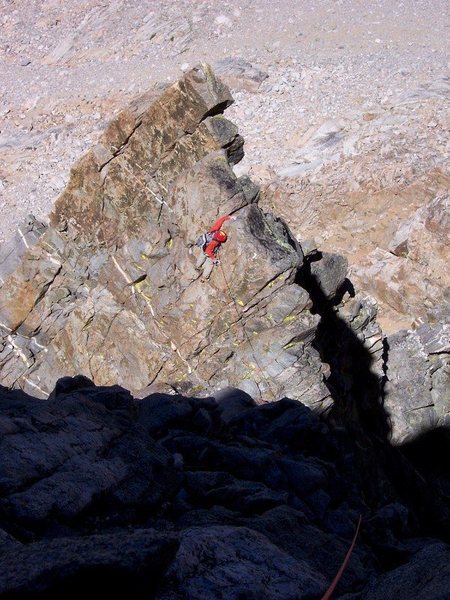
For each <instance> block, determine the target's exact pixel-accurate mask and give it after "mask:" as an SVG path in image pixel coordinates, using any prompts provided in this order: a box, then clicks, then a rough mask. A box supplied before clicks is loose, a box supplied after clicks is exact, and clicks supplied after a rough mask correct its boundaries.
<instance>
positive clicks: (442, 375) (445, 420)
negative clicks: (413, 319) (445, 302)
mask: <svg viewBox="0 0 450 600" xmlns="http://www.w3.org/2000/svg"><path fill="white" fill-rule="evenodd" d="M387 347H388V350H387V351H388V355H389V358H388V361H387V365H388V372H387V375H388V380H387V383H386V388H385V392H386V398H385V407H386V410H388V411H389V413H390V416H391V419H392V420H393V421H394V422H395V423H396V425H397V426H396V428H395V429H394V436H393V441H394V442H395V443H397V444H399V443H403V442H405V441H411V440H412V439H414V438H415V437H417V436H418V435H419V434H421V433H424V432H426V431H430V430H432V429H435V428H438V427H443V428H446V427H448V426H449V425H450V385H449V374H450V361H449V354H450V325H449V324H441V325H436V326H434V327H430V326H428V325H422V326H421V327H419V328H418V329H417V330H416V331H400V332H398V333H396V334H394V335H392V336H389V337H388V338H387Z"/></svg>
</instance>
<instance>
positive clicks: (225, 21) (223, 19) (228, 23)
mask: <svg viewBox="0 0 450 600" xmlns="http://www.w3.org/2000/svg"><path fill="white" fill-rule="evenodd" d="M214 22H215V23H216V24H217V25H225V27H232V26H233V21H232V20H231V19H230V18H229V17H227V16H225V15H219V16H218V17H216V18H215V19H214Z"/></svg>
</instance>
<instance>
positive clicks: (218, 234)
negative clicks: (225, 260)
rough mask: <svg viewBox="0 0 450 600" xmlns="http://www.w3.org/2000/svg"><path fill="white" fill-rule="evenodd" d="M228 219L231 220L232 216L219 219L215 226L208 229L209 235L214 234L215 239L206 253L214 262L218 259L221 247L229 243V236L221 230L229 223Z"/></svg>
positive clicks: (206, 247) (206, 249) (207, 247)
mask: <svg viewBox="0 0 450 600" xmlns="http://www.w3.org/2000/svg"><path fill="white" fill-rule="evenodd" d="M228 219H231V216H230V215H225V216H224V217H220V219H217V221H216V222H215V223H214V225H213V226H212V227H210V228H209V229H208V233H212V234H213V239H212V240H211V241H210V242H209V243H208V244H207V245H206V246H205V250H204V252H205V254H206V255H207V256H209V258H211V259H212V260H215V259H216V254H217V250H218V249H219V246H220V245H221V244H223V243H224V242H226V241H227V234H226V233H225V231H223V230H222V229H221V227H222V225H223V224H224V223H225V221H228Z"/></svg>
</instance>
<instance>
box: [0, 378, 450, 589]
mask: <svg viewBox="0 0 450 600" xmlns="http://www.w3.org/2000/svg"><path fill="white" fill-rule="evenodd" d="M0 427H1V434H2V435H1V440H0V595H1V596H2V597H5V598H9V597H15V598H25V597H26V598H35V597H36V598H41V597H45V598H57V597H61V595H66V594H68V593H69V592H72V593H73V592H74V591H75V592H76V593H85V594H87V593H89V592H90V593H92V592H93V591H95V592H99V593H100V592H102V593H105V592H107V593H111V594H112V593H113V592H115V593H116V594H117V593H123V594H130V593H132V595H133V597H135V598H156V599H159V600H168V599H172V598H187V597H189V598H198V599H199V600H200V599H202V600H203V599H205V600H210V599H211V600H213V599H217V600H218V599H219V598H227V599H228V598H236V599H237V598H263V599H267V600H271V599H274V598H280V599H282V600H289V599H292V600H298V599H305V600H306V599H317V600H318V599H319V598H321V597H322V596H323V594H324V592H325V590H326V588H327V587H328V585H329V583H330V582H331V581H332V579H333V577H334V575H335V574H336V572H337V571H338V569H339V566H340V564H341V563H342V560H343V558H344V555H345V553H346V551H347V549H348V547H349V545H350V542H351V539H352V537H353V534H354V531H355V526H356V523H357V520H358V515H359V514H361V515H362V516H363V529H362V532H361V534H360V536H359V538H358V543H357V545H356V548H355V549H354V551H353V554H352V556H351V560H350V562H349V564H348V567H347V569H346V571H345V573H344V575H343V577H342V578H341V580H340V582H339V585H338V588H337V590H336V597H339V598H347V597H350V596H347V595H346V594H351V596H353V595H354V594H355V593H356V592H357V593H358V597H360V598H368V599H372V598H386V597H389V591H383V592H382V591H380V590H389V589H391V587H392V586H393V589H395V590H396V594H395V597H396V598H398V599H399V600H403V599H404V600H407V599H409V598H411V594H412V590H413V589H414V586H415V585H417V586H418V587H419V588H420V590H421V594H422V596H420V597H423V598H427V599H430V598H431V599H436V600H437V599H438V598H440V597H442V595H439V594H442V592H443V590H446V589H447V586H448V569H447V568H446V564H447V563H448V553H449V547H448V546H447V545H446V544H445V543H443V542H439V541H437V540H433V539H430V537H429V536H428V537H426V538H424V537H420V535H418V532H419V530H418V528H417V524H415V511H414V507H413V506H409V505H408V504H407V503H405V501H406V499H407V496H408V494H406V495H405V496H403V494H404V493H405V492H406V491H408V492H411V491H412V490H414V485H416V484H415V483H414V473H415V471H414V470H411V466H410V465H408V463H405V462H404V461H401V460H400V459H399V455H397V454H396V453H395V452H394V453H393V454H392V453H390V454H389V461H388V462H389V469H391V470H393V471H392V472H395V469H399V473H403V474H404V476H405V479H409V481H408V486H409V487H408V488H407V489H406V488H405V489H403V490H402V489H401V486H400V485H399V481H397V482H396V486H397V488H398V490H400V491H401V493H399V492H398V491H395V488H394V487H392V484H393V483H394V480H391V479H390V476H389V471H387V470H386V469H385V467H386V464H385V465H384V466H383V461H384V458H383V456H384V450H383V447H382V446H380V447H378V449H376V451H375V452H372V450H375V448H372V449H371V450H370V449H368V447H367V446H365V447H364V449H361V445H360V441H361V440H362V439H363V438H361V436H360V435H359V436H356V440H355V436H354V435H351V436H350V435H348V434H347V433H345V432H344V431H343V430H342V429H340V430H338V431H333V430H332V429H330V428H329V427H328V426H327V425H325V424H324V422H322V421H321V420H319V418H318V417H317V416H316V415H315V414H314V413H313V412H312V411H311V410H310V409H308V408H307V407H306V406H304V405H303V404H301V403H300V402H298V401H294V400H288V399H283V400H281V401H279V402H273V403H269V404H266V405H263V406H257V405H256V404H255V402H254V401H253V400H252V399H251V398H250V397H249V396H248V395H247V394H245V393H244V392H242V391H240V390H236V389H228V390H227V391H223V392H222V393H221V394H219V395H218V396H217V398H214V397H209V398H188V397H184V396H181V395H167V394H162V393H157V394H150V395H148V396H146V397H144V398H142V399H141V400H135V399H134V398H133V397H132V396H131V395H130V394H129V392H127V391H126V390H124V389H123V388H120V387H118V386H113V387H109V388H108V387H96V386H95V385H94V384H93V383H92V382H91V381H89V380H88V379H87V378H85V377H82V376H78V377H75V378H64V379H62V380H59V381H58V383H57V385H56V388H55V389H54V390H53V391H52V393H51V394H50V397H49V398H48V399H47V400H42V399H37V398H33V397H31V396H28V395H26V394H25V393H24V392H22V391H20V390H14V391H7V390H5V389H4V388H2V389H1V390H0ZM358 440H359V441H358ZM368 441H369V444H370V438H366V444H367V442H368ZM356 442H357V443H356ZM368 450H369V451H368ZM361 460H363V461H364V465H365V470H366V471H367V473H365V470H364V469H361V468H360V467H361V464H360V461H361ZM376 464H378V472H377V479H376V485H375V486H374V487H371V486H370V485H368V482H369V481H370V476H371V475H372V471H373V468H374V466H375V465H376ZM367 475H368V476H367ZM417 481H419V483H420V485H422V486H423V484H422V483H421V480H419V479H417ZM416 483H417V482H416ZM426 489H427V488H426V487H425V490H426ZM416 491H417V490H416ZM430 495H431V494H430V491H428V496H427V495H425V496H422V497H421V499H420V502H422V503H423V502H424V503H425V504H424V506H429V505H428V504H427V502H429V501H430ZM402 497H404V499H402ZM432 514H433V515H434V516H435V517H436V518H437V517H438V514H437V513H432ZM442 516H443V514H440V517H442ZM442 524H443V523H441V526H442ZM447 526H448V522H447ZM439 531H440V533H442V531H443V529H442V528H441V529H440V530H439ZM414 582H415V583H414Z"/></svg>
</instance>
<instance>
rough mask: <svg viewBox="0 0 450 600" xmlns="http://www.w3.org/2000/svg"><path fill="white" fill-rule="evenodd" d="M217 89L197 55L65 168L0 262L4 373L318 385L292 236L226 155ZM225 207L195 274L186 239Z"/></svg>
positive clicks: (231, 129) (320, 390)
mask: <svg viewBox="0 0 450 600" xmlns="http://www.w3.org/2000/svg"><path fill="white" fill-rule="evenodd" d="M231 102H232V99H231V96H230V94H229V92H228V89H227V88H226V87H224V85H223V84H222V83H220V81H218V80H216V79H215V77H214V75H213V74H212V72H211V71H210V69H209V67H207V66H201V67H198V68H196V69H194V70H193V71H191V72H190V73H189V74H187V75H186V76H185V77H184V78H183V79H182V80H181V81H180V82H178V83H177V84H175V85H173V86H171V87H169V88H168V89H167V90H166V91H165V92H164V93H163V94H162V96H161V97H160V98H158V99H156V100H153V101H151V100H149V99H148V98H143V99H142V101H141V102H140V103H138V104H137V105H134V106H132V107H130V109H129V110H127V111H124V112H122V113H121V114H120V115H119V116H118V117H117V118H116V119H115V120H114V121H113V122H112V123H111V124H110V126H109V127H108V129H107V130H106V132H105V133H104V135H103V136H102V138H101V139H100V141H99V143H98V144H97V145H96V146H95V147H93V148H92V150H91V151H89V152H88V153H87V154H86V155H85V156H84V157H83V158H82V159H81V161H80V162H79V163H78V164H77V165H76V166H75V167H74V168H73V170H72V174H71V178H70V182H69V184H68V186H67V188H66V190H65V191H64V193H63V194H62V195H61V196H60V198H59V199H58V200H57V202H56V204H55V207H54V210H53V212H52V215H51V225H50V227H49V228H48V229H47V230H45V231H44V230H43V229H42V228H41V229H39V232H38V234H39V235H40V237H39V239H38V240H37V241H36V242H35V243H30V242H26V245H27V248H26V249H25V250H26V251H25V252H24V253H23V256H21V258H20V260H19V259H18V258H17V259H14V261H12V260H11V258H9V259H8V262H3V265H4V268H3V274H2V278H3V284H2V297H3V299H4V301H3V303H2V307H1V318H0V322H1V327H2V332H4V334H5V335H4V337H3V343H2V348H3V349H2V352H1V357H0V364H1V367H0V369H1V376H2V381H3V383H4V384H5V385H9V386H11V385H14V386H20V387H22V388H23V389H25V390H34V392H35V393H41V394H42V395H45V394H46V393H48V392H49V391H50V389H51V388H52V387H53V385H54V383H55V382H56V380H57V379H58V377H60V376H63V375H67V374H77V373H82V374H84V375H86V376H88V377H91V378H93V379H94V380H95V381H96V383H98V384H112V383H119V384H121V385H122V384H123V385H126V386H127V387H128V388H130V389H131V390H133V391H134V392H137V391H139V390H140V389H143V388H145V387H147V386H148V385H149V384H151V383H165V384H169V385H171V386H172V387H173V388H175V389H176V390H183V389H184V390H187V389H189V388H190V389H193V390H194V391H195V392H196V393H198V392H201V391H204V392H205V391H208V390H210V389H212V388H213V387H217V386H221V387H224V386H226V385H239V386H241V387H243V389H248V390H249V391H252V392H253V393H255V394H256V395H264V396H267V394H268V393H270V390H269V389H268V385H267V379H268V378H270V379H271V382H272V383H271V385H272V387H273V389H272V392H271V393H272V395H273V396H274V397H278V396H280V395H282V394H284V393H289V394H291V395H292V396H293V397H300V396H304V395H305V394H307V392H308V391H310V393H309V396H310V401H311V402H321V401H322V400H324V399H325V398H326V397H327V396H328V392H327V390H326V388H325V387H324V386H323V385H322V384H321V383H320V378H317V373H318V372H320V369H321V365H320V361H319V360H318V357H317V353H316V352H315V351H314V349H313V348H312V347H311V345H310V343H309V342H310V341H311V339H312V336H313V331H314V327H315V325H316V323H317V320H318V319H317V317H316V316H314V315H312V314H311V313H310V311H309V308H310V306H311V303H310V300H309V297H308V295H307V293H306V292H305V290H303V289H302V288H301V287H300V286H298V285H297V284H296V283H295V277H296V273H297V270H298V269H299V267H301V265H302V252H301V249H300V246H299V245H298V243H297V242H296V241H295V240H294V239H293V238H292V237H291V235H290V233H289V231H288V229H287V227H286V226H285V225H284V224H283V222H282V221H280V220H279V219H276V218H274V217H273V216H271V215H265V214H264V213H263V212H262V211H261V210H260V209H259V208H258V205H257V202H256V201H257V188H255V186H254V185H253V184H251V182H249V180H248V179H246V178H243V179H237V178H236V176H235V175H234V173H233V170H232V168H231V165H232V164H233V163H234V162H236V161H238V160H239V159H240V157H241V156H242V143H243V140H242V138H241V137H240V136H239V134H238V133H237V130H236V128H235V126H234V125H233V124H232V123H230V122H229V121H227V120H226V119H225V118H224V117H223V116H222V114H221V112H222V111H223V110H224V108H226V107H227V106H228V105H229V104H230V103H231ZM228 213H233V214H235V215H236V216H237V217H238V220H237V221H236V222H235V223H233V224H231V225H230V226H229V228H228V231H229V236H230V241H229V242H228V243H227V244H226V246H224V248H223V250H222V254H221V260H222V266H221V268H216V269H214V271H213V274H212V276H211V278H210V280H209V281H203V280H202V278H201V273H200V272H199V271H198V270H196V268H195V262H196V258H197V257H196V255H195V249H193V241H195V240H196V239H197V237H198V235H199V234H200V233H202V232H203V231H205V230H206V229H207V228H208V227H209V226H210V225H211V224H212V223H213V222H214V221H215V220H216V219H217V217H218V216H220V215H222V214H228ZM38 234H36V235H38ZM33 241H34V240H33ZM28 246H29V247H28ZM22 250H23V248H22ZM22 250H21V252H22ZM335 283H336V285H338V284H339V282H335ZM180 325H182V326H180ZM275 330H276V331H277V335H276V336H274V331H275ZM258 370H259V371H260V372H259V374H258V373H257V371H258ZM313 378H314V380H315V382H313ZM312 388H314V389H312Z"/></svg>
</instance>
